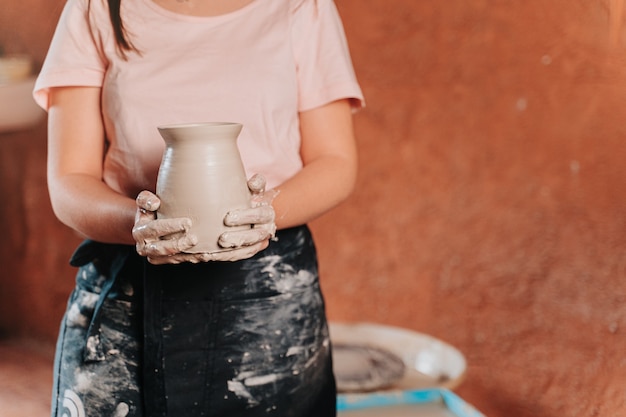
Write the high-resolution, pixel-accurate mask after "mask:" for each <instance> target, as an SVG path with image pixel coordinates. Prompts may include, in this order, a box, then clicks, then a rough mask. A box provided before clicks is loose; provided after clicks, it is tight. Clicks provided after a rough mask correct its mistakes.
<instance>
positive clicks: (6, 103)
mask: <svg viewBox="0 0 626 417" xmlns="http://www.w3.org/2000/svg"><path fill="white" fill-rule="evenodd" d="M34 86H35V77H30V78H27V79H25V80H22V81H16V82H9V83H6V84H0V132H9V131H15V130H20V129H26V128H29V127H32V126H34V125H36V124H37V123H39V121H40V120H41V119H42V118H43V116H44V115H45V112H44V111H43V109H42V108H41V107H39V106H38V105H37V103H35V100H34V99H33V87H34Z"/></svg>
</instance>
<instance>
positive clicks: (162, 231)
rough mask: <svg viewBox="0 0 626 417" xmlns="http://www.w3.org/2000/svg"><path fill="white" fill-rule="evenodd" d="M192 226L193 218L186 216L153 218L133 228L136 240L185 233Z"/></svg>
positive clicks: (140, 240) (158, 238) (154, 238)
mask: <svg viewBox="0 0 626 417" xmlns="http://www.w3.org/2000/svg"><path fill="white" fill-rule="evenodd" d="M190 228H191V219H188V218H186V217H181V218H175V219H159V220H152V221H150V222H147V223H143V224H142V223H138V224H137V225H136V226H135V227H134V228H133V237H134V238H135V241H137V242H142V241H146V242H148V241H155V240H160V239H164V238H167V237H168V236H171V235H174V234H177V233H184V232H186V231H187V230H189V229H190Z"/></svg>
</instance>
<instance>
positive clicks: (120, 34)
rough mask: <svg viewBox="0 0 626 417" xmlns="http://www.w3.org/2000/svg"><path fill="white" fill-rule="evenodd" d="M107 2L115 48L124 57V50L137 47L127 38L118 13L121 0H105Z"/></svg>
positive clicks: (128, 50) (131, 49) (133, 49)
mask: <svg viewBox="0 0 626 417" xmlns="http://www.w3.org/2000/svg"><path fill="white" fill-rule="evenodd" d="M107 2H108V4H109V18H110V19H111V26H112V27H113V33H114V34H115V43H116V44H117V49H118V51H119V52H120V54H122V56H123V57H126V52H130V51H137V49H136V48H135V46H134V45H133V43H132V42H131V41H130V40H129V39H128V33H126V30H125V29H124V23H123V22H122V16H121V14H120V6H121V3H122V0H107Z"/></svg>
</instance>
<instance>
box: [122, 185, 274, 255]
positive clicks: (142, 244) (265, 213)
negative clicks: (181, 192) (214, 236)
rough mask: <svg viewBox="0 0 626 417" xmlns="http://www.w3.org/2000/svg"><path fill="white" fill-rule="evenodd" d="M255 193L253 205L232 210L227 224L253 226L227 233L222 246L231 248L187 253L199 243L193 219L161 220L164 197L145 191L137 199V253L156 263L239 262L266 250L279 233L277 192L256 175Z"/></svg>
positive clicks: (253, 192)
mask: <svg viewBox="0 0 626 417" xmlns="http://www.w3.org/2000/svg"><path fill="white" fill-rule="evenodd" d="M248 188H249V189H250V192H251V193H252V207H251V208H249V209H240V210H233V211H232V212H229V213H228V214H227V215H226V217H225V219H224V224H226V225H227V226H241V225H251V226H252V227H251V228H250V229H247V230H239V231H232V232H225V233H223V234H222V235H221V236H220V237H219V241H218V243H219V245H220V246H222V247H223V248H228V249H229V250H228V251H223V252H214V253H186V252H185V251H186V250H187V249H190V248H192V247H193V246H194V245H196V244H197V237H196V236H195V235H193V234H191V233H188V232H189V230H190V228H191V219H188V218H174V219H157V215H156V212H157V210H158V209H159V207H160V205H161V200H160V199H159V198H158V197H157V196H156V195H155V194H153V193H151V192H149V191H142V192H141V193H139V195H138V196H137V199H136V203H137V213H136V215H135V225H134V227H133V237H134V239H135V241H136V249H137V253H139V254H140V255H142V256H145V257H147V259H148V261H149V262H150V263H152V264H155V265H161V264H176V263H181V262H192V263H198V262H208V261H237V260H241V259H246V258H250V257H252V256H254V255H255V254H256V253H257V252H259V251H261V250H263V249H265V248H266V247H267V246H268V244H269V239H270V238H272V237H273V236H274V234H275V232H276V225H275V224H274V217H275V215H274V210H273V208H272V206H271V202H272V200H273V198H274V197H275V196H276V195H277V194H278V192H277V191H274V190H272V191H271V192H266V191H265V178H263V177H262V176H261V175H255V176H253V177H252V178H250V180H249V181H248Z"/></svg>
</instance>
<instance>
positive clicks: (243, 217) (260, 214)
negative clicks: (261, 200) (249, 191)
mask: <svg viewBox="0 0 626 417" xmlns="http://www.w3.org/2000/svg"><path fill="white" fill-rule="evenodd" d="M274 217H275V213H274V209H273V208H272V206H258V207H252V208H248V209H239V210H233V211H231V212H228V214H226V217H224V224H225V225H226V226H242V225H245V224H261V223H272V222H274Z"/></svg>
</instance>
